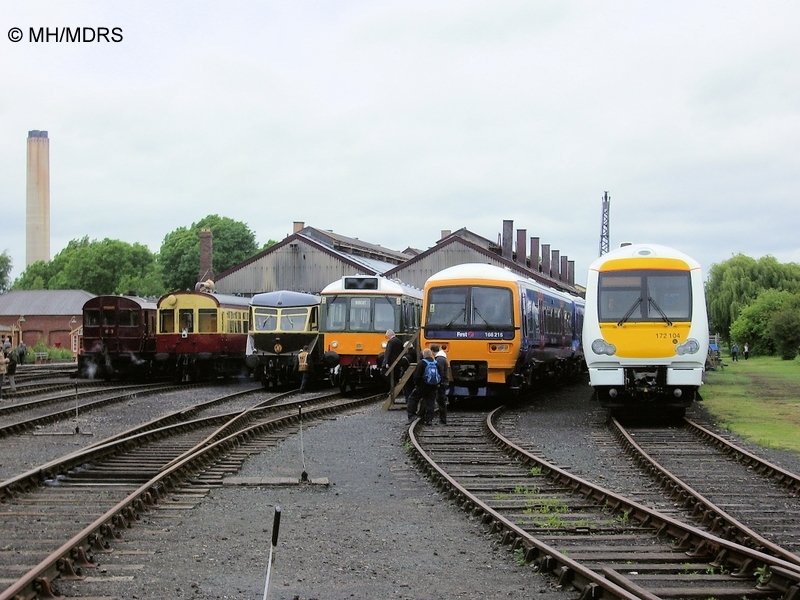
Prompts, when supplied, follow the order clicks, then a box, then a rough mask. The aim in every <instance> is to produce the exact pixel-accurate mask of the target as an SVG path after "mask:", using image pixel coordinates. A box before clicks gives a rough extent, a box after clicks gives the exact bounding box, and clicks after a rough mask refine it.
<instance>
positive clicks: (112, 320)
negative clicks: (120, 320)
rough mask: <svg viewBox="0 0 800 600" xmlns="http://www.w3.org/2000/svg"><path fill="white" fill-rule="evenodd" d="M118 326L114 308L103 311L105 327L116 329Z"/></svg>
mask: <svg viewBox="0 0 800 600" xmlns="http://www.w3.org/2000/svg"><path fill="white" fill-rule="evenodd" d="M116 324H117V312H116V311H115V310H114V309H113V308H104V309H103V327H114V326H115V325H116Z"/></svg>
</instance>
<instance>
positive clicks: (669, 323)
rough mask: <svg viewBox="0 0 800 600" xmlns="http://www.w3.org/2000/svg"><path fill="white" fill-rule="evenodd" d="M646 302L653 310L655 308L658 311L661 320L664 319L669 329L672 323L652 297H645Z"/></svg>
mask: <svg viewBox="0 0 800 600" xmlns="http://www.w3.org/2000/svg"><path fill="white" fill-rule="evenodd" d="M647 302H648V303H650V304H651V305H652V306H653V308H655V309H656V310H657V311H658V314H660V315H661V318H662V319H664V322H665V323H666V324H667V325H669V326H670V327H672V321H670V320H669V317H668V316H667V313H665V312H664V311H663V310H661V307H660V306H659V305H658V304H656V301H655V300H653V297H652V296H648V297H647Z"/></svg>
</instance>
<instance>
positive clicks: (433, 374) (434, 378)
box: [422, 358, 442, 385]
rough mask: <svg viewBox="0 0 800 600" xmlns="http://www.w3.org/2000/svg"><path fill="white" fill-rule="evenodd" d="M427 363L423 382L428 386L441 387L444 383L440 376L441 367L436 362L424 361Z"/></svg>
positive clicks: (425, 359)
mask: <svg viewBox="0 0 800 600" xmlns="http://www.w3.org/2000/svg"><path fill="white" fill-rule="evenodd" d="M422 360H424V361H425V375H424V376H423V380H424V381H425V383H427V384H428V385H439V384H440V383H441V382H442V377H441V376H440V375H439V367H438V365H437V364H436V361H435V360H428V359H427V358H424V359H422Z"/></svg>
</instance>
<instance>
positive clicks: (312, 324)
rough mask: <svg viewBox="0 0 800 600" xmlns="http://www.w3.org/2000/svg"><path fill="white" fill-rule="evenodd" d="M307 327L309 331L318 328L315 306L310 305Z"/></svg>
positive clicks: (317, 310) (317, 313)
mask: <svg viewBox="0 0 800 600" xmlns="http://www.w3.org/2000/svg"><path fill="white" fill-rule="evenodd" d="M308 328H309V330H310V331H318V330H319V308H318V307H316V306H312V307H311V319H310V320H309V323H308Z"/></svg>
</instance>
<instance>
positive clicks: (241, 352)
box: [155, 291, 250, 381]
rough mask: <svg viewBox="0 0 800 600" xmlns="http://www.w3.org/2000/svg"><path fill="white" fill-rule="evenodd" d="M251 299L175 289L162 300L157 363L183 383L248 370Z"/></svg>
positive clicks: (231, 374)
mask: <svg viewBox="0 0 800 600" xmlns="http://www.w3.org/2000/svg"><path fill="white" fill-rule="evenodd" d="M249 306H250V300H249V299H248V298H241V297H238V296H226V295H223V294H212V293H208V292H197V291H196V292H188V291H185V292H183V291H181V292H172V293H171V294H167V295H165V296H162V297H161V298H160V299H159V301H158V334H157V335H156V356H155V359H156V364H157V366H159V367H160V368H161V369H162V370H164V371H166V372H168V373H173V374H175V376H176V378H177V379H178V380H180V381H183V380H190V381H198V380H202V379H214V378H216V377H218V376H223V377H228V376H238V375H240V374H242V373H243V372H244V370H245V369H246V367H245V350H246V348H247V333H248V329H249V321H248V319H249Z"/></svg>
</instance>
